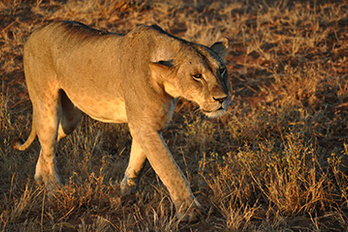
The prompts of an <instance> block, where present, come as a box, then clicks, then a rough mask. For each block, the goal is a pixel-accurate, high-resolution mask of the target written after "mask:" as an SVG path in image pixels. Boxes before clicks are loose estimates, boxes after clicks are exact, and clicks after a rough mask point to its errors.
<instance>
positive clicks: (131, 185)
mask: <svg viewBox="0 0 348 232" xmlns="http://www.w3.org/2000/svg"><path fill="white" fill-rule="evenodd" d="M120 188H121V196H123V197H125V196H129V195H134V194H135V193H136V192H137V179H136V178H128V177H127V176H125V177H124V178H123V180H122V182H121V185H120Z"/></svg>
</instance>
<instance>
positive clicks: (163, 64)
mask: <svg viewBox="0 0 348 232" xmlns="http://www.w3.org/2000/svg"><path fill="white" fill-rule="evenodd" d="M172 62H173V61H172V60H168V61H163V60H161V61H159V62H150V63H149V66H150V68H151V70H152V71H154V72H155V73H157V74H159V75H161V76H162V77H164V78H168V77H170V76H172V74H173V69H172V67H173V63H172Z"/></svg>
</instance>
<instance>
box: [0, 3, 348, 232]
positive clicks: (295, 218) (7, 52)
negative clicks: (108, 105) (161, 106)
mask: <svg viewBox="0 0 348 232" xmlns="http://www.w3.org/2000/svg"><path fill="white" fill-rule="evenodd" d="M0 19H1V20H0V54H1V55H0V77H1V88H0V89H1V95H0V229H1V230H2V231H345V230H347V229H348V205H347V204H348V199H347V198H348V193H347V191H348V169H347V161H348V159H347V158H348V157H347V156H348V144H347V142H348V141H347V134H348V127H347V126H348V115H347V114H348V108H347V107H348V103H347V101H348V62H347V57H348V7H347V4H346V2H345V1H332V2H330V1H321V0H317V1H304V2H303V1H286V0H283V1H234V0H231V1H209V0H203V1H193V2H190V3H187V2H186V1H164V2H163V1H155V0H154V1H152V0H148V1H123V0H92V1H84V0H83V1H73V0H37V1H36V2H35V1H25V0H22V1H21V0H17V1H4V2H1V3H0ZM55 20H77V21H80V22H83V23H85V24H88V25H91V26H94V27H97V28H99V29H107V30H110V31H113V32H123V33H124V32H127V31H129V30H130V29H131V28H133V27H134V26H136V25H137V24H153V23H156V24H159V25H160V26H161V27H163V28H164V29H165V30H167V31H168V32H170V33H172V34H175V35H177V36H180V37H182V38H185V39H188V40H192V41H196V42H199V43H203V44H206V45H210V44H212V43H213V42H214V41H215V40H217V39H218V38H220V37H221V36H226V37H228V38H229V39H230V41H231V47H232V49H231V51H230V54H229V56H228V61H227V66H228V70H229V74H230V80H231V82H232V89H231V92H233V94H234V101H233V104H232V105H231V107H230V110H229V112H228V114H227V115H226V116H224V117H222V118H221V119H217V120H209V119H206V118H205V117H203V116H202V114H200V113H199V112H194V111H193V109H194V106H192V105H191V103H188V102H186V101H185V100H181V101H180V102H179V104H178V107H177V109H176V114H175V116H174V118H173V121H172V123H171V124H170V125H169V127H168V128H167V130H166V131H165V133H164V136H165V139H166V140H167V142H168V145H169V146H170V150H171V151H172V153H173V154H174V156H175V159H176V160H177V162H178V163H179V165H180V167H181V168H182V170H184V172H185V174H186V175H187V177H188V179H189V181H190V183H191V186H192V189H193V191H195V195H196V196H197V198H198V200H199V201H200V202H202V204H203V206H204V207H205V208H206V209H207V215H206V218H205V219H204V220H203V221H200V222H198V223H195V224H185V223H182V222H180V221H178V220H177V219H176V218H175V213H176V212H175V209H174V206H173V204H172V203H171V201H170V199H169V195H168V192H167V190H166V189H165V188H164V187H163V185H162V184H161V183H160V181H159V180H158V178H157V177H156V175H155V174H154V172H153V171H152V169H151V168H150V166H149V165H147V166H146V167H145V170H144V174H143V178H141V180H140V181H141V183H140V184H141V187H140V191H139V193H138V194H137V195H136V199H135V201H134V202H132V201H125V200H124V199H121V198H120V193H119V183H120V180H121V178H122V175H123V172H124V169H125V167H126V164H127V161H128V154H129V151H130V141H131V139H130V135H129V133H128V128H127V125H113V124H103V123H99V122H96V121H94V120H92V119H90V118H87V117H85V118H84V119H83V121H82V123H81V125H80V126H79V128H78V129H77V130H76V131H75V132H74V133H73V134H72V135H71V136H69V137H67V138H66V139H64V140H63V141H62V142H61V143H60V145H59V149H58V155H57V156H58V157H57V159H58V166H59V170H60V173H61V176H62V178H63V180H64V182H65V184H66V185H65V189H64V191H61V192H59V193H58V194H57V196H56V197H54V198H50V199H48V198H47V196H46V195H45V190H44V189H43V188H42V187H40V186H37V185H36V184H35V183H34V181H33V174H34V169H35V164H36V160H37V158H38V151H39V144H38V142H35V143H34V144H33V145H32V146H31V147H30V148H29V149H28V150H27V151H25V152H19V151H15V150H13V149H12V148H11V140H12V139H13V138H14V137H15V136H18V135H20V136H21V137H23V138H26V136H27V135H28V133H29V128H30V123H31V122H30V119H31V105H30V101H29V98H28V95H27V91H26V87H25V82H24V76H23V65H22V49H23V43H24V42H25V41H26V38H27V36H28V35H29V34H30V33H31V32H32V31H33V30H34V29H35V28H37V27H40V26H41V25H42V24H44V23H46V22H49V21H55Z"/></svg>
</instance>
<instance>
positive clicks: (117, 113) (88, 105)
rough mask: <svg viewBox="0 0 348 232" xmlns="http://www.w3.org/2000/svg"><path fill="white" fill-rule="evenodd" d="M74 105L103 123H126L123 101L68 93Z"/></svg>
mask: <svg viewBox="0 0 348 232" xmlns="http://www.w3.org/2000/svg"><path fill="white" fill-rule="evenodd" d="M67 95H68V97H69V98H70V100H71V101H72V102H73V103H74V105H75V106H76V107H77V108H79V109H80V110H82V111H83V112H84V113H86V114H87V115H89V116H90V117H92V118H93V119H96V120H98V121H102V122H110V123H126V122H127V121H128V120H127V114H126V106H125V102H124V101H123V100H122V99H117V98H116V99H112V100H107V99H106V98H105V97H101V96H95V95H94V96H93V95H87V94H85V95H81V94H79V95H77V94H69V93H67Z"/></svg>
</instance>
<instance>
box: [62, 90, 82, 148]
mask: <svg viewBox="0 0 348 232" xmlns="http://www.w3.org/2000/svg"><path fill="white" fill-rule="evenodd" d="M59 94H60V101H61V107H62V119H61V121H60V124H59V129H58V142H59V141H60V140H61V139H62V138H64V137H65V136H67V135H69V134H70V133H72V132H73V131H74V130H75V128H76V127H77V126H78V124H79V122H80V120H81V117H82V115H83V113H82V111H81V110H79V109H78V108H76V107H75V105H74V104H73V103H72V102H71V100H70V99H69V98H68V96H67V95H66V93H65V92H64V91H63V90H60V93H59Z"/></svg>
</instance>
